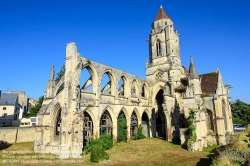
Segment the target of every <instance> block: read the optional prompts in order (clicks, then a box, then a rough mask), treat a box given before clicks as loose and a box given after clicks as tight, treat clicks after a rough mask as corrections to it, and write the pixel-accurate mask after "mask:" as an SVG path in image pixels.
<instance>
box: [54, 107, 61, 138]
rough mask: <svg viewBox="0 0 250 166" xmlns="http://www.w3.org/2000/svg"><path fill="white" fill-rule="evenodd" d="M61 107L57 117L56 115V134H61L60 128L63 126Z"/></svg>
mask: <svg viewBox="0 0 250 166" xmlns="http://www.w3.org/2000/svg"><path fill="white" fill-rule="evenodd" d="M61 121H62V118H61V109H60V110H59V111H58V114H57V117H56V125H55V135H56V136H59V133H60V128H61Z"/></svg>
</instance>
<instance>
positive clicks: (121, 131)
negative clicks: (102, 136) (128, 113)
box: [117, 113, 127, 142]
mask: <svg viewBox="0 0 250 166" xmlns="http://www.w3.org/2000/svg"><path fill="white" fill-rule="evenodd" d="M117 124H118V127H117V130H118V131H117V132H118V133H117V142H121V141H126V140H127V131H126V130H127V122H126V118H125V115H124V114H123V113H121V114H120V115H119V116H118V120H117Z"/></svg>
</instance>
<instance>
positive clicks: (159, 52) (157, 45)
mask: <svg viewBox="0 0 250 166" xmlns="http://www.w3.org/2000/svg"><path fill="white" fill-rule="evenodd" d="M155 48H156V55H157V57H160V56H163V52H162V44H161V40H160V39H159V38H157V39H156V41H155Z"/></svg>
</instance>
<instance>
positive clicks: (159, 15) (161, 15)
mask: <svg viewBox="0 0 250 166" xmlns="http://www.w3.org/2000/svg"><path fill="white" fill-rule="evenodd" d="M162 18H170V17H169V16H168V15H167V13H166V12H165V10H164V9H163V7H162V5H161V6H160V9H159V11H158V13H157V15H156V17H155V20H154V21H157V20H160V19H162Z"/></svg>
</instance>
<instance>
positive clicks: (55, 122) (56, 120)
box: [51, 103, 62, 140]
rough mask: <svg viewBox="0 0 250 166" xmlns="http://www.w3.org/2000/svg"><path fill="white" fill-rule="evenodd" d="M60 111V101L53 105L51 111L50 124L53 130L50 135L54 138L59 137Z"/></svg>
mask: <svg viewBox="0 0 250 166" xmlns="http://www.w3.org/2000/svg"><path fill="white" fill-rule="evenodd" d="M61 112H62V107H61V105H60V103H57V104H56V105H55V106H54V108H53V111H52V113H51V125H52V132H53V134H52V135H53V136H54V140H57V139H59V135H60V129H61V121H62V118H61Z"/></svg>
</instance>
